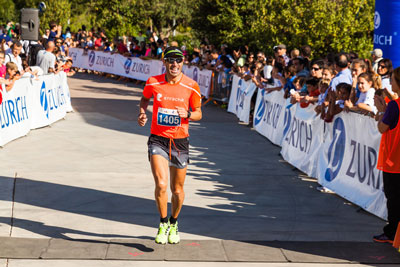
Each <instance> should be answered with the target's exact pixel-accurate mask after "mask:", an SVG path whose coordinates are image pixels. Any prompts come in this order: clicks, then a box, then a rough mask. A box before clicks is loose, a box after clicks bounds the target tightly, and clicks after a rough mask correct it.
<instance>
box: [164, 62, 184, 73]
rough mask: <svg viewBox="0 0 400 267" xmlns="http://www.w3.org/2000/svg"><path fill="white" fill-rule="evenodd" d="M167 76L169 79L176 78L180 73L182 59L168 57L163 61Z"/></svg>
mask: <svg viewBox="0 0 400 267" xmlns="http://www.w3.org/2000/svg"><path fill="white" fill-rule="evenodd" d="M164 65H165V68H166V70H167V74H168V75H169V76H171V78H176V77H178V76H179V75H180V74H181V73H182V67H183V57H168V58H165V59H164Z"/></svg>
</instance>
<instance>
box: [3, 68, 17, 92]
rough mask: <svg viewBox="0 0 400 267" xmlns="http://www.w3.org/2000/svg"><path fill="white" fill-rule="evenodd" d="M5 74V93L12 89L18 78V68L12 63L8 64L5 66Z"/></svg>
mask: <svg viewBox="0 0 400 267" xmlns="http://www.w3.org/2000/svg"><path fill="white" fill-rule="evenodd" d="M6 69H7V73H6V76H5V79H4V80H3V83H4V84H5V85H6V90H7V92H8V91H10V90H11V89H12V87H13V86H14V83H15V81H16V80H18V79H19V78H20V74H19V71H18V66H17V64H15V63H14V62H8V63H7V64H6Z"/></svg>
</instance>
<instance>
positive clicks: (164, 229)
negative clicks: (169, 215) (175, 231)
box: [155, 223, 169, 244]
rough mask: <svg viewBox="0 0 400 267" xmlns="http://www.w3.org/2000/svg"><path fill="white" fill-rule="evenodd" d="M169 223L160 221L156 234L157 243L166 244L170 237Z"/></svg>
mask: <svg viewBox="0 0 400 267" xmlns="http://www.w3.org/2000/svg"><path fill="white" fill-rule="evenodd" d="M168 231H169V223H160V226H159V227H158V233H157V236H156V240H155V241H156V243H157V244H166V243H167V239H168Z"/></svg>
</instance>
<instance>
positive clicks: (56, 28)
mask: <svg viewBox="0 0 400 267" xmlns="http://www.w3.org/2000/svg"><path fill="white" fill-rule="evenodd" d="M49 27H50V33H49V37H48V38H47V40H48V41H53V42H54V41H55V40H56V38H58V37H60V36H61V29H62V28H61V25H57V23H55V22H54V21H52V22H50V23H49Z"/></svg>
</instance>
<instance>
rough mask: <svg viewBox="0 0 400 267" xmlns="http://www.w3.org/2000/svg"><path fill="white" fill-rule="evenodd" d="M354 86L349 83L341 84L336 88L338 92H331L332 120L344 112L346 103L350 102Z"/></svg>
mask: <svg viewBox="0 0 400 267" xmlns="http://www.w3.org/2000/svg"><path fill="white" fill-rule="evenodd" d="M351 89H352V86H351V85H350V84H348V83H339V84H338V85H337V86H336V92H334V91H330V94H331V96H330V97H329V99H330V101H331V103H330V104H329V109H328V114H329V116H331V117H332V118H333V117H334V116H335V115H337V114H339V113H340V112H342V110H343V109H344V107H345V105H344V104H345V102H346V101H349V99H350V94H351Z"/></svg>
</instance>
